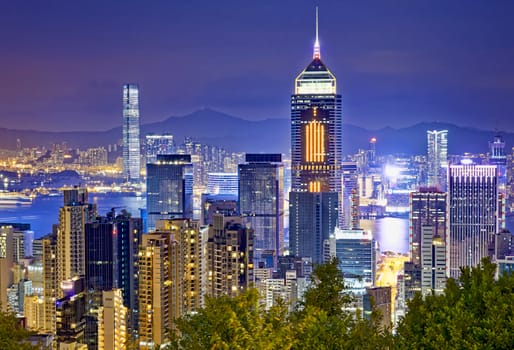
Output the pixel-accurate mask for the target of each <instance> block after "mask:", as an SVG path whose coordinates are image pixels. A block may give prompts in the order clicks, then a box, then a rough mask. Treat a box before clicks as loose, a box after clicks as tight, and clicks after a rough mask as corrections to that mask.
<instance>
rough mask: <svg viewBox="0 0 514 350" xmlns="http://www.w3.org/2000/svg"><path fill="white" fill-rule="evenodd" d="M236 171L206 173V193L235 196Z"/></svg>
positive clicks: (236, 184)
mask: <svg viewBox="0 0 514 350" xmlns="http://www.w3.org/2000/svg"><path fill="white" fill-rule="evenodd" d="M237 186H238V174H237V173H208V174H207V193H209V194H222V195H233V196H237Z"/></svg>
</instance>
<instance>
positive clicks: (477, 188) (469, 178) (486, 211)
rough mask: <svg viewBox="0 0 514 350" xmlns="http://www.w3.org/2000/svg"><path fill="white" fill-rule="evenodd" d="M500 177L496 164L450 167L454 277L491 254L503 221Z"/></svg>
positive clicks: (450, 238) (451, 274)
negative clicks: (501, 215)
mask: <svg viewBox="0 0 514 350" xmlns="http://www.w3.org/2000/svg"><path fill="white" fill-rule="evenodd" d="M497 181H498V178H497V168H496V166H495V165H475V164H466V165H450V167H449V176H448V191H449V199H448V200H449V208H450V213H449V219H450V221H449V222H450V235H449V242H448V243H449V249H450V251H449V256H450V277H453V278H458V277H459V276H460V268H461V267H475V266H478V265H479V264H480V262H481V260H482V259H483V258H484V257H487V256H489V255H490V246H491V242H492V240H493V239H494V235H495V234H496V233H497V232H499V223H500V220H499V216H498V213H499V208H498V203H499V201H498V183H497Z"/></svg>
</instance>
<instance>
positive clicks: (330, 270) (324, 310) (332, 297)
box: [169, 260, 390, 350]
mask: <svg viewBox="0 0 514 350" xmlns="http://www.w3.org/2000/svg"><path fill="white" fill-rule="evenodd" d="M337 266H338V261H337V260H332V261H331V262H329V263H327V264H324V265H319V266H317V267H316V268H315V269H314V272H313V275H312V282H313V284H312V286H311V287H310V288H309V289H308V290H307V291H306V294H305V302H303V303H302V304H301V305H300V307H299V308H298V310H297V311H295V312H293V313H292V314H289V313H288V307H287V305H285V304H284V303H279V304H278V305H277V306H275V307H273V308H271V310H269V311H266V310H263V309H262V308H261V307H260V305H259V295H258V292H257V291H256V290H249V291H246V292H244V293H242V294H241V295H240V296H238V297H236V298H233V299H231V298H228V297H221V298H217V299H208V300H207V303H206V307H205V308H204V309H202V310H200V311H199V312H198V313H197V314H194V315H188V316H186V317H183V318H181V319H179V320H178V321H177V326H176V332H175V333H174V334H173V335H172V342H171V345H170V346H169V349H183V350H200V349H212V350H214V349H220V350H221V349H223V350H225V349H227V350H228V349H230V350H232V349H263V350H275V349H276V350H278V349H285V350H289V349H290V350H297V349H298V350H301V349H320V350H323V349H327V350H328V349H331V350H332V349H385V348H387V346H388V344H389V339H390V337H389V333H388V332H387V331H386V332H382V331H378V326H377V324H378V323H377V322H376V320H375V319H374V318H373V317H372V320H371V321H368V320H364V319H361V318H358V317H356V316H355V315H354V314H353V313H351V312H349V311H345V307H347V306H349V305H350V303H351V302H352V298H351V297H350V296H349V295H348V294H345V293H344V288H345V287H344V280H343V276H342V274H341V272H340V271H339V269H338V268H337Z"/></svg>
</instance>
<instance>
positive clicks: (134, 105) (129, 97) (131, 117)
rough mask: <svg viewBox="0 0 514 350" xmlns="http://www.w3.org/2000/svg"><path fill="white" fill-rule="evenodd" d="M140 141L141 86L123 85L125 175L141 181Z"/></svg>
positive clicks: (131, 179)
mask: <svg viewBox="0 0 514 350" xmlns="http://www.w3.org/2000/svg"><path fill="white" fill-rule="evenodd" d="M139 143H140V141H139V86H137V85H136V84H125V85H123V177H124V178H125V179H126V180H127V181H128V182H136V183H137V182H139V181H140V172H141V146H140V144H139Z"/></svg>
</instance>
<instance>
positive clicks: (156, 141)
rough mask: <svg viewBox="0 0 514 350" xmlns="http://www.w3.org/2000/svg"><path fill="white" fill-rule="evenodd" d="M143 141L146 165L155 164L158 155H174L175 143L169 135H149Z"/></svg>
mask: <svg viewBox="0 0 514 350" xmlns="http://www.w3.org/2000/svg"><path fill="white" fill-rule="evenodd" d="M145 140H146V142H145V149H146V152H145V154H146V162H147V163H155V162H156V161H157V155H159V154H174V153H175V142H174V140H173V135H171V134H149V135H146V138H145Z"/></svg>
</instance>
